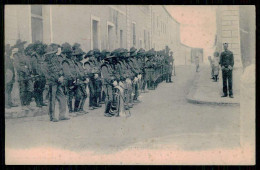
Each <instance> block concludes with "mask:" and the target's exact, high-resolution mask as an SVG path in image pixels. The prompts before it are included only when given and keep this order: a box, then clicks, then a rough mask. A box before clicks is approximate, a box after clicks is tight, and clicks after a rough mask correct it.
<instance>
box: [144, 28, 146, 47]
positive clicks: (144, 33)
mask: <svg viewBox="0 0 260 170" xmlns="http://www.w3.org/2000/svg"><path fill="white" fill-rule="evenodd" d="M144 48H145V49H146V31H145V30H144Z"/></svg>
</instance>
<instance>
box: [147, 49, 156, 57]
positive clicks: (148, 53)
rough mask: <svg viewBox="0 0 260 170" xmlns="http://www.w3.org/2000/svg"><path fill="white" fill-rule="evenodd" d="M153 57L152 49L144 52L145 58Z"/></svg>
mask: <svg viewBox="0 0 260 170" xmlns="http://www.w3.org/2000/svg"><path fill="white" fill-rule="evenodd" d="M154 55H155V51H154V49H151V50H149V51H147V52H146V56H147V57H150V56H154Z"/></svg>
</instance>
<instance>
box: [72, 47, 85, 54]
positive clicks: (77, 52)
mask: <svg viewBox="0 0 260 170" xmlns="http://www.w3.org/2000/svg"><path fill="white" fill-rule="evenodd" d="M72 55H76V56H81V55H83V51H82V49H81V48H77V49H75V50H73V52H72Z"/></svg>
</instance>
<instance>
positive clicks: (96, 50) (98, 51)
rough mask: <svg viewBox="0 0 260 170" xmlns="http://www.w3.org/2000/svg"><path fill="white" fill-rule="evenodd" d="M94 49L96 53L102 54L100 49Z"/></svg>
mask: <svg viewBox="0 0 260 170" xmlns="http://www.w3.org/2000/svg"><path fill="white" fill-rule="evenodd" d="M93 51H94V55H100V54H101V53H100V50H99V49H94V50H93Z"/></svg>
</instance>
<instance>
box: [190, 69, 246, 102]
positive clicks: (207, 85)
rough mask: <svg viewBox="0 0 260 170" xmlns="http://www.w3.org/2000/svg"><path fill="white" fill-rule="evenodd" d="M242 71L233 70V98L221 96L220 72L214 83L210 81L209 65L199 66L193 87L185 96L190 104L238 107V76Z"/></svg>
mask: <svg viewBox="0 0 260 170" xmlns="http://www.w3.org/2000/svg"><path fill="white" fill-rule="evenodd" d="M241 74H242V69H239V68H237V69H234V70H233V94H234V98H229V97H224V98H223V97H221V96H222V94H223V93H222V87H223V86H222V82H223V81H222V73H221V71H220V74H219V79H218V81H217V82H214V81H213V80H212V79H211V70H210V66H209V65H202V66H200V70H199V72H197V73H196V74H195V76H194V81H193V85H192V86H191V89H190V92H189V94H188V95H187V100H188V102H190V103H196V104H213V105H236V106H239V105H240V76H241Z"/></svg>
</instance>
